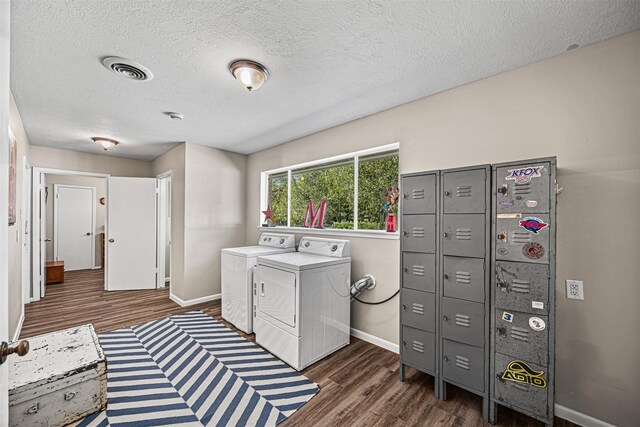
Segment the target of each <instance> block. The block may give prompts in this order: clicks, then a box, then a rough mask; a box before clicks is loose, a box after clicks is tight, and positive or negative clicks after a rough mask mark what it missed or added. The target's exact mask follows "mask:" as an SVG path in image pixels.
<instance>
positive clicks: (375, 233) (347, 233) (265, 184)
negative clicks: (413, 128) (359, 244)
mask: <svg viewBox="0 0 640 427" xmlns="http://www.w3.org/2000/svg"><path fill="white" fill-rule="evenodd" d="M398 150H400V143H399V142H395V143H393V144H387V145H382V146H379V147H374V148H368V149H366V150H360V151H354V152H351V153H346V154H340V155H338V156H332V157H327V158H324V159H319V160H314V161H311V162H305V163H299V164H297V165H292V166H286V167H282V168H277V169H271V170H268V171H264V172H261V173H260V210H261V211H264V210H266V209H267V206H268V203H269V175H272V174H277V173H283V172H286V173H287V224H291V174H292V171H294V170H298V169H305V168H308V167H312V166H318V165H322V164H328V163H334V162H339V161H342V160H348V159H353V161H354V188H353V193H354V194H353V210H354V212H353V214H354V221H353V227H354V228H353V229H352V230H351V229H349V230H345V229H334V228H307V227H289V226H277V227H263V226H262V225H261V224H262V213H260V214H259V215H258V228H259V229H263V230H273V229H274V228H276V229H278V230H283V231H289V232H293V233H304V234H324V235H336V236H343V237H371V238H378V239H394V240H397V239H398V238H399V232H398V231H396V232H394V233H389V232H387V231H386V230H359V229H358V162H359V160H360V157H365V156H369V155H373V154H379V153H384V152H387V151H398ZM398 169H399V168H398ZM399 180H400V171H399V170H398V181H399Z"/></svg>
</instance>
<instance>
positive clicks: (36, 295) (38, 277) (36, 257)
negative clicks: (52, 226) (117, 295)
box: [31, 166, 111, 301]
mask: <svg viewBox="0 0 640 427" xmlns="http://www.w3.org/2000/svg"><path fill="white" fill-rule="evenodd" d="M32 171H33V173H32V180H31V183H32V196H33V200H32V208H31V224H32V225H34V224H37V223H38V222H39V215H36V211H37V212H38V214H39V210H37V209H35V207H36V206H38V203H39V202H40V178H41V176H42V175H46V174H52V175H73V176H88V177H93V178H105V179H106V189H107V194H108V192H109V179H108V178H109V177H110V176H111V174H107V173H96V172H82V171H74V170H67V169H55V168H41V167H35V166H34V167H33V168H32ZM107 202H108V201H107ZM104 221H105V222H104V232H105V235H107V234H106V233H108V231H109V218H108V216H107V215H105V220H104ZM32 230H33V232H32V233H31V248H32V251H31V253H32V259H33V264H32V267H33V273H32V275H31V278H32V280H31V287H32V289H33V297H32V299H31V300H32V301H39V300H40V299H41V298H42V295H43V293H44V292H43V290H44V287H45V281H46V278H45V272H44V271H43V272H42V274H40V266H41V263H42V261H43V260H42V256H43V255H44V256H45V259H46V254H42V253H41V251H40V249H39V248H40V228H39V227H35V226H33V227H32ZM107 256H108V253H107V254H105V260H106V258H107ZM105 264H106V261H105ZM104 274H105V278H106V276H107V266H106V265H105V267H104ZM38 285H39V286H38ZM106 286H107V281H106V279H105V289H106Z"/></svg>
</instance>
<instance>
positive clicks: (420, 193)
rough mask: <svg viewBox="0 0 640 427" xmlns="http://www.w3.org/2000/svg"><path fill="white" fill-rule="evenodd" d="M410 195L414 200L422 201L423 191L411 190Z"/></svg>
mask: <svg viewBox="0 0 640 427" xmlns="http://www.w3.org/2000/svg"><path fill="white" fill-rule="evenodd" d="M411 193H412V194H411V196H412V197H413V198H414V199H424V190H413V191H412V192H411Z"/></svg>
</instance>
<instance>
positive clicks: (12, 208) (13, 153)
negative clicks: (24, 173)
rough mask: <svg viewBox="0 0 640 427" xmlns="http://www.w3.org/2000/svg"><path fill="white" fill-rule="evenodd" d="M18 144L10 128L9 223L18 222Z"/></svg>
mask: <svg viewBox="0 0 640 427" xmlns="http://www.w3.org/2000/svg"><path fill="white" fill-rule="evenodd" d="M17 160H18V146H17V143H16V137H15V135H14V134H13V132H11V129H9V225H14V224H15V223H16V210H17V206H16V164H17Z"/></svg>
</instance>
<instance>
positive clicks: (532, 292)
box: [494, 261, 550, 314]
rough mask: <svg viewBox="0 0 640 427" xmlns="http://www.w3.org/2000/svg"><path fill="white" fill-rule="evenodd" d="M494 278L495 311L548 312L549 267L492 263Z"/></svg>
mask: <svg viewBox="0 0 640 427" xmlns="http://www.w3.org/2000/svg"><path fill="white" fill-rule="evenodd" d="M494 275H495V278H494V282H495V288H494V295H495V297H494V304H495V306H496V308H507V307H508V308H509V309H510V310H515V311H525V312H526V311H530V312H533V313H540V314H546V313H547V312H548V311H549V277H550V276H549V265H547V264H529V263H524V262H508V261H496V263H495V266H494Z"/></svg>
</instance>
